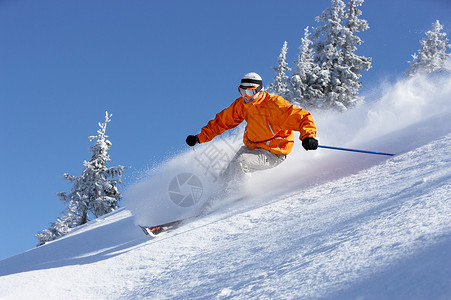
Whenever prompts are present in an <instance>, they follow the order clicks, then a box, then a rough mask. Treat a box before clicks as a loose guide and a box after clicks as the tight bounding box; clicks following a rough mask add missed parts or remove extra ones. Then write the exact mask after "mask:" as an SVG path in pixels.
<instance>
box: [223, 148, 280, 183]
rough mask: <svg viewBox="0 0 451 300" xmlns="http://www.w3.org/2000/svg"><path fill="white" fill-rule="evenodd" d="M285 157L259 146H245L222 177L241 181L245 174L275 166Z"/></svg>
mask: <svg viewBox="0 0 451 300" xmlns="http://www.w3.org/2000/svg"><path fill="white" fill-rule="evenodd" d="M285 158H286V155H283V154H280V155H277V154H274V153H272V152H270V151H268V150H265V149H259V148H257V149H254V150H251V149H249V148H248V147H246V146H243V147H241V148H240V150H238V152H237V153H236V154H235V156H234V158H233V159H232V160H231V162H230V164H229V166H228V167H227V168H226V170H225V171H224V173H223V176H222V177H223V179H224V181H225V182H230V181H240V180H241V179H243V177H244V174H246V173H252V172H255V171H261V170H267V169H271V168H274V167H275V166H278V165H279V164H280V163H282V162H283V161H284V160H285Z"/></svg>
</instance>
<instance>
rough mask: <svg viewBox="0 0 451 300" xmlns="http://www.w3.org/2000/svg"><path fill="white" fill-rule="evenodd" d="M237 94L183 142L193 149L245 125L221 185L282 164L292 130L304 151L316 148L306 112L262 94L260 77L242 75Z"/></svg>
mask: <svg viewBox="0 0 451 300" xmlns="http://www.w3.org/2000/svg"><path fill="white" fill-rule="evenodd" d="M238 92H239V93H240V95H241V97H239V98H238V99H236V100H235V101H234V102H233V103H232V104H231V105H230V106H229V107H228V108H226V109H224V110H223V111H221V112H220V113H218V114H217V115H216V117H215V118H214V119H213V120H211V121H209V122H208V124H207V125H206V126H204V127H203V128H202V129H201V132H200V133H199V134H197V135H189V136H188V137H187V138H186V143H187V144H188V145H189V146H191V147H193V146H195V145H196V144H198V143H205V142H208V141H211V140H212V139H213V138H214V137H216V136H218V135H220V134H222V133H223V132H225V131H226V130H229V129H232V128H234V127H236V126H238V125H239V124H241V122H243V121H246V122H247V126H246V128H245V131H244V137H243V142H244V146H242V147H241V149H239V151H238V152H237V153H236V155H235V157H234V158H233V159H232V161H231V162H230V164H229V166H228V167H227V168H226V170H225V171H224V172H223V174H222V179H223V180H224V182H225V183H228V182H231V181H232V180H233V181H235V182H236V183H240V182H242V181H241V178H242V177H243V176H244V174H245V173H251V172H255V171H258V170H265V169H269V168H273V167H275V166H277V165H279V164H280V163H282V162H283V161H284V160H285V158H286V156H287V155H288V154H289V153H290V152H291V149H292V148H293V143H294V134H293V131H299V132H300V139H301V141H302V146H303V147H304V148H305V150H316V149H317V148H318V140H317V139H316V138H315V137H316V126H315V122H314V121H313V118H312V116H311V115H310V113H309V112H307V111H305V110H303V109H301V108H299V107H296V106H294V105H292V104H290V103H289V102H288V101H287V100H285V99H284V98H282V97H280V96H276V95H273V94H270V93H268V92H266V91H265V90H264V89H263V81H262V78H261V77H260V75H258V74H257V73H248V74H246V75H244V76H243V78H242V79H241V84H240V86H239V87H238Z"/></svg>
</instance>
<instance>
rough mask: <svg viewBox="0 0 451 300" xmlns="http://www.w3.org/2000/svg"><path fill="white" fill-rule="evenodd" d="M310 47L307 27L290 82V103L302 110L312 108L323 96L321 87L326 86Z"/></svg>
mask: <svg viewBox="0 0 451 300" xmlns="http://www.w3.org/2000/svg"><path fill="white" fill-rule="evenodd" d="M312 45H313V42H312V41H311V39H310V32H309V27H308V26H307V27H306V28H305V29H304V37H303V38H302V43H301V46H300V47H299V53H298V57H297V60H295V61H294V64H295V69H294V72H293V74H292V75H291V80H290V90H291V100H292V103H294V104H296V105H298V106H300V107H304V108H311V107H312V106H313V107H314V105H313V103H314V102H315V100H316V99H318V98H322V97H323V96H324V94H323V91H322V89H321V87H322V86H324V85H326V84H327V83H325V82H323V81H324V79H326V80H327V78H323V77H322V76H321V73H320V71H321V69H320V68H319V66H318V65H317V64H316V63H315V62H314V59H315V56H314V52H313V46H312Z"/></svg>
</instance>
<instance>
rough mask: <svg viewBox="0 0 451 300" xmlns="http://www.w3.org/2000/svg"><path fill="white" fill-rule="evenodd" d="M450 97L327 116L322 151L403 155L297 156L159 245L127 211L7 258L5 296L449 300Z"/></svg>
mask: <svg viewBox="0 0 451 300" xmlns="http://www.w3.org/2000/svg"><path fill="white" fill-rule="evenodd" d="M442 80H443V81H442ZM437 87H440V88H437ZM450 99H451V80H450V78H441V79H434V80H425V79H422V78H417V79H412V80H409V81H401V82H399V83H397V84H396V85H394V86H389V87H385V95H384V96H383V97H381V99H380V100H379V101H377V102H374V103H372V104H368V106H366V107H362V108H359V109H356V110H354V111H351V112H349V113H347V114H344V115H343V114H341V115H338V116H324V115H323V116H318V118H317V123H318V125H320V128H319V129H320V132H321V135H320V141H321V142H322V141H327V143H324V144H333V145H340V146H349V147H360V148H368V149H374V150H377V151H387V152H389V151H394V152H396V153H398V155H397V156H395V157H391V158H387V157H381V156H370V155H364V154H354V153H345V152H339V151H331V150H318V151H314V152H304V151H294V152H293V154H292V155H290V157H289V159H288V160H287V161H286V162H285V163H284V167H283V168H282V167H280V168H276V169H274V170H272V171H270V172H268V173H260V174H257V173H256V174H255V176H253V177H252V178H251V179H250V181H249V184H248V195H249V196H248V197H247V198H245V199H244V200H241V201H239V202H235V203H228V204H224V205H223V206H222V207H220V208H219V209H218V210H217V211H215V212H213V213H211V214H209V215H206V216H204V217H203V218H199V219H194V220H193V221H191V222H189V223H187V224H186V225H184V226H183V227H181V228H179V229H177V230H175V231H173V232H170V233H167V234H165V235H162V236H160V237H158V238H156V239H149V238H148V237H146V236H144V235H143V233H142V231H141V230H140V229H139V228H138V227H136V226H135V224H134V223H135V220H134V218H133V216H132V214H131V212H130V210H128V209H127V208H123V209H120V210H118V211H116V212H114V213H112V214H110V215H107V216H104V217H103V218H100V219H98V220H95V221H93V222H90V223H89V224H86V225H85V226H82V227H79V228H77V229H76V230H74V231H73V232H72V233H71V234H69V235H67V236H65V237H63V238H61V239H59V240H57V241H54V242H52V243H48V244H46V245H44V246H42V247H39V248H35V249H32V250H30V251H27V252H25V253H22V254H20V255H17V256H14V257H11V258H8V259H5V260H2V261H0V299H31V298H32V299H61V298H64V299H191V298H194V299H227V298H236V299H249V298H251V299H252V298H254V299H256V298H258V299H450V298H451V260H450V254H449V253H450V252H451V218H450V216H451V202H450V201H451V122H450V121H449V120H450V117H451V111H450V105H449V100H450ZM355 124H359V126H356V125H355ZM353 137H355V138H353ZM297 147H298V148H299V144H298V145H297ZM186 155H188V154H186V153H185V154H182V157H184V158H186ZM181 164H182V163H181ZM131 189H133V187H131ZM129 203H130V200H129Z"/></svg>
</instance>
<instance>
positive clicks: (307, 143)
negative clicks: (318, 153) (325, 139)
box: [302, 136, 318, 150]
mask: <svg viewBox="0 0 451 300" xmlns="http://www.w3.org/2000/svg"><path fill="white" fill-rule="evenodd" d="M302 147H304V149H305V150H316V149H318V140H317V139H315V138H314V137H311V136H309V137H306V138H305V139H303V140H302Z"/></svg>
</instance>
